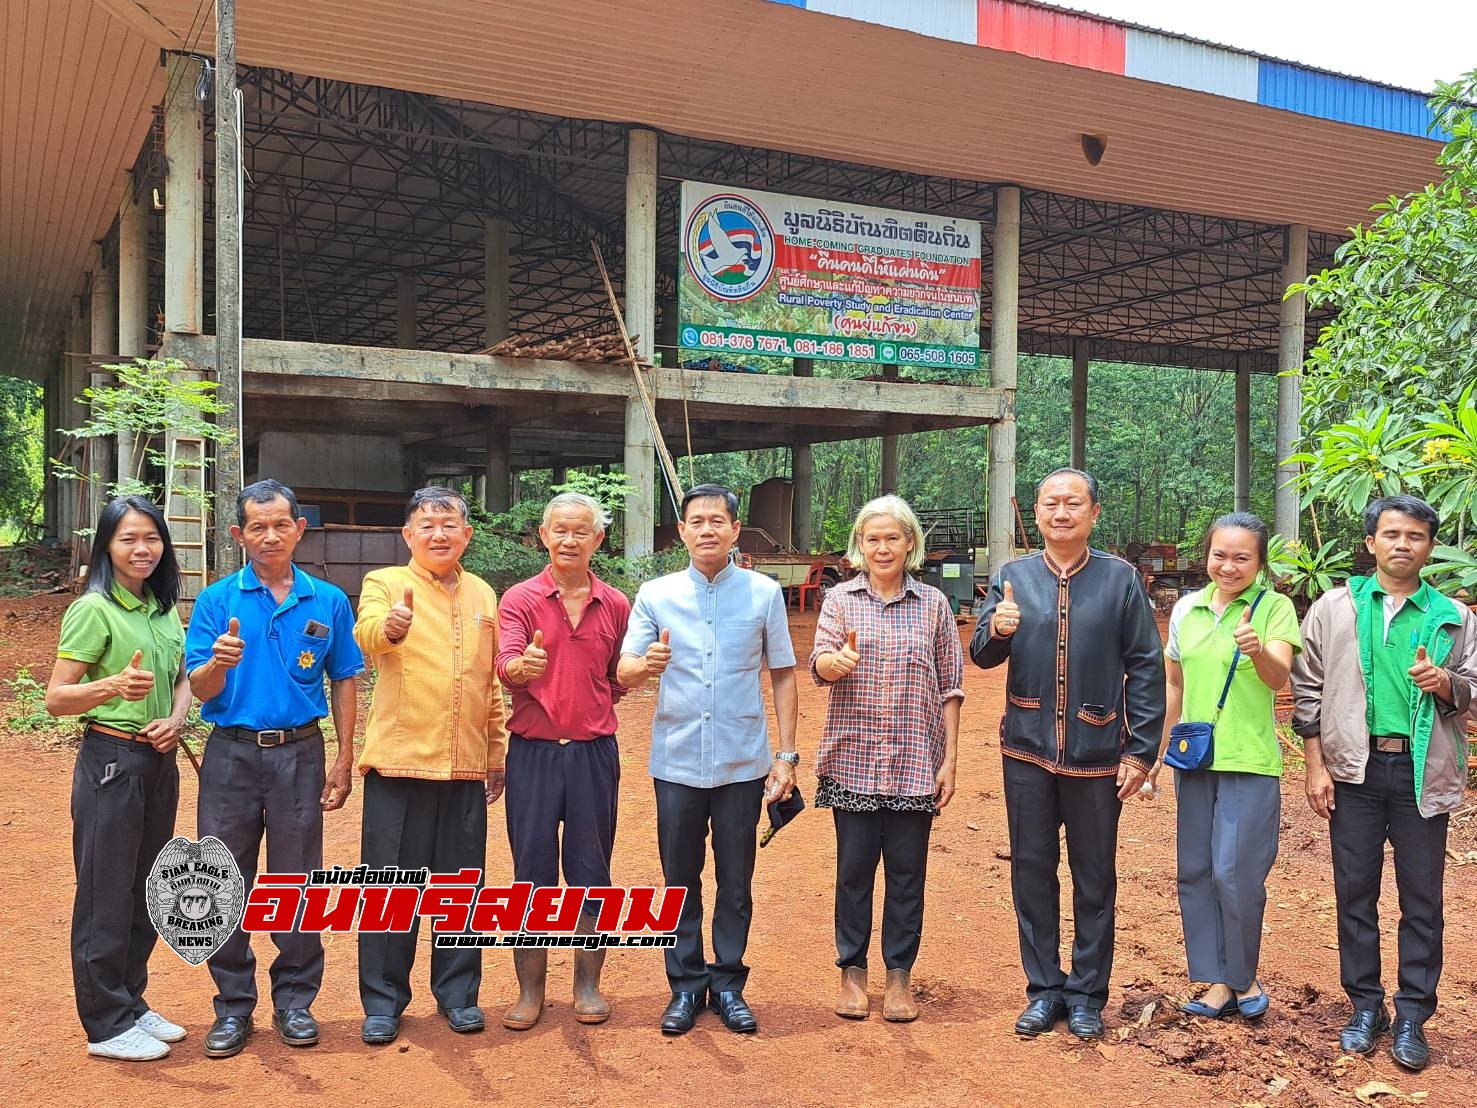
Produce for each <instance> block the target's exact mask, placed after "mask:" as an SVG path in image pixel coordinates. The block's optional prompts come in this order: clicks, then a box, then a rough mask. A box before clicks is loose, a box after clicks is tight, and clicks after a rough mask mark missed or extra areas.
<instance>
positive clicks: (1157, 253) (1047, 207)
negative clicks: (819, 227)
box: [135, 69, 1339, 371]
mask: <svg viewBox="0 0 1477 1108" xmlns="http://www.w3.org/2000/svg"><path fill="white" fill-rule="evenodd" d="M240 84H241V88H242V95H243V98H244V104H245V144H246V156H245V164H246V168H247V172H248V174H249V180H248V182H247V188H246V194H245V195H246V209H245V227H244V254H245V270H244V274H243V293H244V297H245V305H244V308H245V312H244V317H245V330H246V333H247V334H248V335H252V336H263V337H271V338H287V339H298V340H307V341H323V342H342V343H354V344H363V345H371V346H374V345H393V344H394V343H395V341H396V334H397V328H396V319H395V304H396V288H397V282H398V279H399V277H400V276H402V275H405V274H410V275H413V276H414V277H415V280H416V283H417V289H418V312H417V315H418V319H419V325H418V331H417V345H419V346H421V347H425V348H432V349H447V350H475V349H478V348H480V347H481V346H482V345H484V342H483V312H484V308H483V304H484V295H485V294H484V246H483V240H484V223H483V220H484V217H487V218H493V219H498V220H503V221H505V222H506V223H507V224H509V226H510V228H511V233H510V266H511V274H510V290H511V291H510V297H511V304H510V315H511V319H512V329H513V331H514V333H532V334H538V335H541V336H546V337H558V336H563V335H567V334H575V333H580V332H582V331H587V330H601V329H605V328H607V327H608V326H609V324H610V319H609V311H608V307H607V304H606V299H605V294H604V292H603V289H602V288H601V286H600V281H599V277H598V274H597V273H595V272H594V266H593V261H592V257H591V254H592V252H591V247H590V244H591V242H592V241H594V242H598V243H599V244H600V247H601V250H602V251H603V252H604V254H605V257H606V259H607V260H608V262H609V263H610V264H611V266H612V270H613V275H614V276H616V278H617V280H619V276H620V270H621V269H622V267H623V255H624V229H623V224H624V181H625V171H626V163H625V149H626V134H627V128H626V127H625V126H624V125H621V124H615V123H607V122H600V121H595V120H578V119H568V118H560V117H555V116H546V115H541V114H539V113H534V112H527V111H521V110H517V109H511V108H501V107H494V106H490V105H485V104H477V103H470V102H466V101H455V100H448V99H444V98H438V97H432V96H426V95H421V94H416V93H409V92H403V91H398V90H393V89H384V88H375V87H370V86H365V85H353V84H347V83H344V82H338V81H329V80H325V79H320V78H313V77H301V76H298V75H295V74H290V73H285V72H282V71H278V70H271V69H243V70H242V71H241V78H240ZM159 131H160V128H157V127H156V128H155V129H154V132H159ZM154 132H151V138H150V141H149V142H148V143H147V144H146V148H145V157H143V158H141V159H140V163H139V167H138V168H137V169H136V173H135V176H136V178H137V180H138V184H139V186H140V187H150V186H151V185H162V184H163V182H164V178H165V174H164V163H163V159H162V155H159V154H157V153H156V152H157V151H158V150H159V147H160V146H161V143H162V138H161V135H160V134H158V133H154ZM205 164H206V166H207V175H208V174H209V173H210V168H209V167H212V166H213V164H214V161H213V159H212V158H211V157H208V156H207V158H206V160H205ZM658 167H659V171H660V173H661V180H660V182H659V189H658V208H659V213H658V214H659V218H658V228H659V230H658V255H657V256H658V288H657V296H658V302H659V312H660V314H661V316H663V317H664V318H663V320H662V323H661V324H659V329H669V328H670V326H671V318H670V317H671V314H672V312H673V311H674V309H675V305H674V304H673V298H674V297H675V274H676V269H677V253H678V244H677V235H678V229H677V222H678V215H677V207H678V199H679V198H678V182H679V181H680V180H683V179H689V180H697V181H709V182H715V183H722V184H729V185H734V186H740V187H750V188H762V189H769V190H771V191H778V192H792V193H798V194H802V195H810V196H816V197H823V198H826V199H830V200H834V201H836V202H838V203H841V204H847V203H852V204H871V205H878V206H887V207H896V208H901V209H904V210H908V211H919V212H928V213H937V214H947V215H951V216H955V217H958V218H965V219H976V220H979V221H981V222H982V223H983V224H984V225H985V234H984V236H983V252H984V259H983V260H984V285H985V292H986V294H985V297H984V301H985V320H984V323H983V325H982V328H981V340H982V343H983V344H984V345H988V341H989V295H988V289H989V285H990V263H991V251H990V235H989V228H990V225H991V224H992V222H993V218H994V209H995V195H996V188H997V184H996V183H994V182H975V181H960V180H954V179H949V178H940V177H930V176H925V175H921V174H914V173H906V172H903V171H899V170H890V169H883V168H878V167H874V166H866V165H859V164H850V163H843V162H835V161H827V160H824V159H820V158H814V157H810V156H808V155H803V154H794V153H789V152H785V151H776V150H763V149H756V148H751V147H738V146H730V145H725V144H721V143H714V142H707V141H703V140H699V139H692V138H686V137H683V136H680V135H663V136H661V139H660V143H659V150H658ZM209 184H210V182H207V192H206V195H207V197H209V196H211V195H212V194H213V192H212V189H211V188H210V187H209ZM212 218H213V216H212V213H211V212H210V211H209V208H208V207H207V220H210V219H212ZM1021 224H1022V228H1021V275H1020V321H1021V334H1020V349H1021V350H1022V352H1025V353H1039V354H1053V355H1065V354H1067V353H1069V352H1070V350H1071V346H1072V343H1073V342H1074V341H1075V340H1080V339H1087V340H1089V341H1090V342H1091V344H1092V350H1093V352H1094V357H1097V358H1101V359H1110V358H1111V359H1121V360H1124V361H1134V362H1143V363H1149V364H1166V365H1186V366H1193V367H1198V368H1217V369H1229V368H1232V367H1233V366H1234V365H1236V364H1237V358H1238V356H1240V357H1241V358H1242V364H1247V365H1249V366H1250V367H1251V368H1253V369H1254V370H1257V371H1270V370H1274V369H1275V368H1276V353H1275V352H1276V349H1277V345H1278V338H1277V325H1278V304H1279V302H1280V299H1281V292H1282V289H1281V267H1282V257H1283V250H1284V246H1285V232H1284V229H1283V228H1281V227H1277V226H1270V225H1265V224H1257V223H1252V222H1249V221H1245V220H1236V219H1228V218H1221V217H1215V216H1206V215H1195V214H1190V213H1184V212H1170V211H1161V210H1157V209H1153V208H1143V207H1135V206H1131V205H1123V204H1111V203H1105V202H1101V201H1094V200H1087V199H1081V198H1077V197H1070V196H1062V195H1057V194H1053V193H1047V192H1041V191H1036V190H1029V189H1027V190H1023V192H1022V197H1021ZM156 233H157V229H156ZM205 241H206V242H207V244H209V243H211V242H212V241H213V235H212V234H210V233H209V232H207V234H206V236H205ZM1338 241H1339V240H1338V238H1337V237H1336V236H1331V235H1322V234H1314V235H1311V236H1310V242H1309V255H1310V265H1311V267H1312V268H1313V269H1315V270H1316V269H1318V268H1321V267H1323V266H1326V265H1328V264H1330V263H1331V262H1332V254H1333V250H1334V249H1335V248H1336V246H1337V244H1338ZM155 256H156V257H157V256H158V254H157V253H155ZM209 263H210V258H209V251H208V250H207V267H209ZM154 277H155V280H156V282H157V280H158V278H159V274H158V273H157V271H156V273H155V274H154ZM212 285H213V281H210V280H209V279H207V288H209V287H211V286H212ZM156 287H157V284H156ZM1320 322H1321V320H1320V319H1318V318H1311V319H1310V320H1309V327H1308V337H1309V341H1310V342H1311V341H1312V340H1314V339H1315V338H1316V336H1317V333H1318V330H1319V324H1320Z"/></svg>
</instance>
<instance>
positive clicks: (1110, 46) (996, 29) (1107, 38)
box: [977, 0, 1124, 73]
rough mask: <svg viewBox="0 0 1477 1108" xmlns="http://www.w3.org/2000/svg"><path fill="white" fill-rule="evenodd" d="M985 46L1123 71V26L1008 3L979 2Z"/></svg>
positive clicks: (1106, 70) (996, 0) (981, 41)
mask: <svg viewBox="0 0 1477 1108" xmlns="http://www.w3.org/2000/svg"><path fill="white" fill-rule="evenodd" d="M977 41H978V43H979V45H981V46H988V47H990V48H991V49H993V50H1010V51H1012V52H1013V53H1016V54H1025V55H1026V56H1027V57H1030V58H1042V59H1044V60H1045V61H1050V62H1062V63H1064V64H1066V65H1076V66H1081V67H1082V68H1083V69H1098V70H1102V71H1103V72H1104V73H1122V72H1123V60H1124V59H1123V52H1124V32H1123V28H1122V27H1120V26H1118V25H1117V24H1114V23H1109V22H1107V21H1105V20H1101V19H1085V18H1083V17H1082V16H1079V15H1074V14H1072V13H1071V12H1064V11H1057V10H1055V9H1052V8H1042V7H1036V6H1034V5H1030V4H1015V3H1010V2H1009V0H979V38H978V40H977Z"/></svg>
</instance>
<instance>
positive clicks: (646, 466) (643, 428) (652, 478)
mask: <svg viewBox="0 0 1477 1108" xmlns="http://www.w3.org/2000/svg"><path fill="white" fill-rule="evenodd" d="M623 464H624V467H625V471H626V483H627V484H629V485H630V486H632V488H634V489H635V490H636V491H635V492H633V493H631V495H629V496H628V497H626V515H625V543H626V557H628V558H639V557H641V556H643V555H646V554H650V553H651V551H652V547H653V538H652V528H653V526H654V524H655V520H656V496H657V485H656V447H655V445H654V443H653V440H652V437H651V424H650V423H648V422H647V419H646V408H645V407H644V406H643V405H642V403H641V398H640V397H639V396H633V397H630V398H629V399H627V401H626V445H625V457H624V459H623Z"/></svg>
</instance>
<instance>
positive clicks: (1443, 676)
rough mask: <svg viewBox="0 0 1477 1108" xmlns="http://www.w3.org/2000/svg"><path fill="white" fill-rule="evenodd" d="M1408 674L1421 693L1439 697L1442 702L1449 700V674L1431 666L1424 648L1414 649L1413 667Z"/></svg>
mask: <svg viewBox="0 0 1477 1108" xmlns="http://www.w3.org/2000/svg"><path fill="white" fill-rule="evenodd" d="M1409 673H1410V680H1411V683H1412V684H1413V685H1415V687H1416V688H1418V689H1420V690H1421V692H1425V693H1430V694H1431V695H1432V696H1439V697H1440V698H1441V699H1442V700H1450V699H1451V674H1449V673H1447V672H1446V670H1444V669H1442V668H1441V667H1439V666H1434V665H1432V664H1431V659H1430V658H1428V657H1427V656H1426V648H1425V647H1424V646H1418V647H1416V648H1415V665H1413V666H1411V667H1410V670H1409Z"/></svg>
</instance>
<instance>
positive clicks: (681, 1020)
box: [662, 993, 703, 1035]
mask: <svg viewBox="0 0 1477 1108" xmlns="http://www.w3.org/2000/svg"><path fill="white" fill-rule="evenodd" d="M702 1006H703V994H702V993H673V994H672V1003H670V1004H668V1005H667V1010H666V1011H665V1012H663V1013H662V1034H663V1035H685V1034H687V1033H688V1032H689V1031H691V1030H692V1025H693V1024H694V1023H696V1022H697V1014H698V1010H699V1009H700V1008H701V1007H702Z"/></svg>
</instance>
